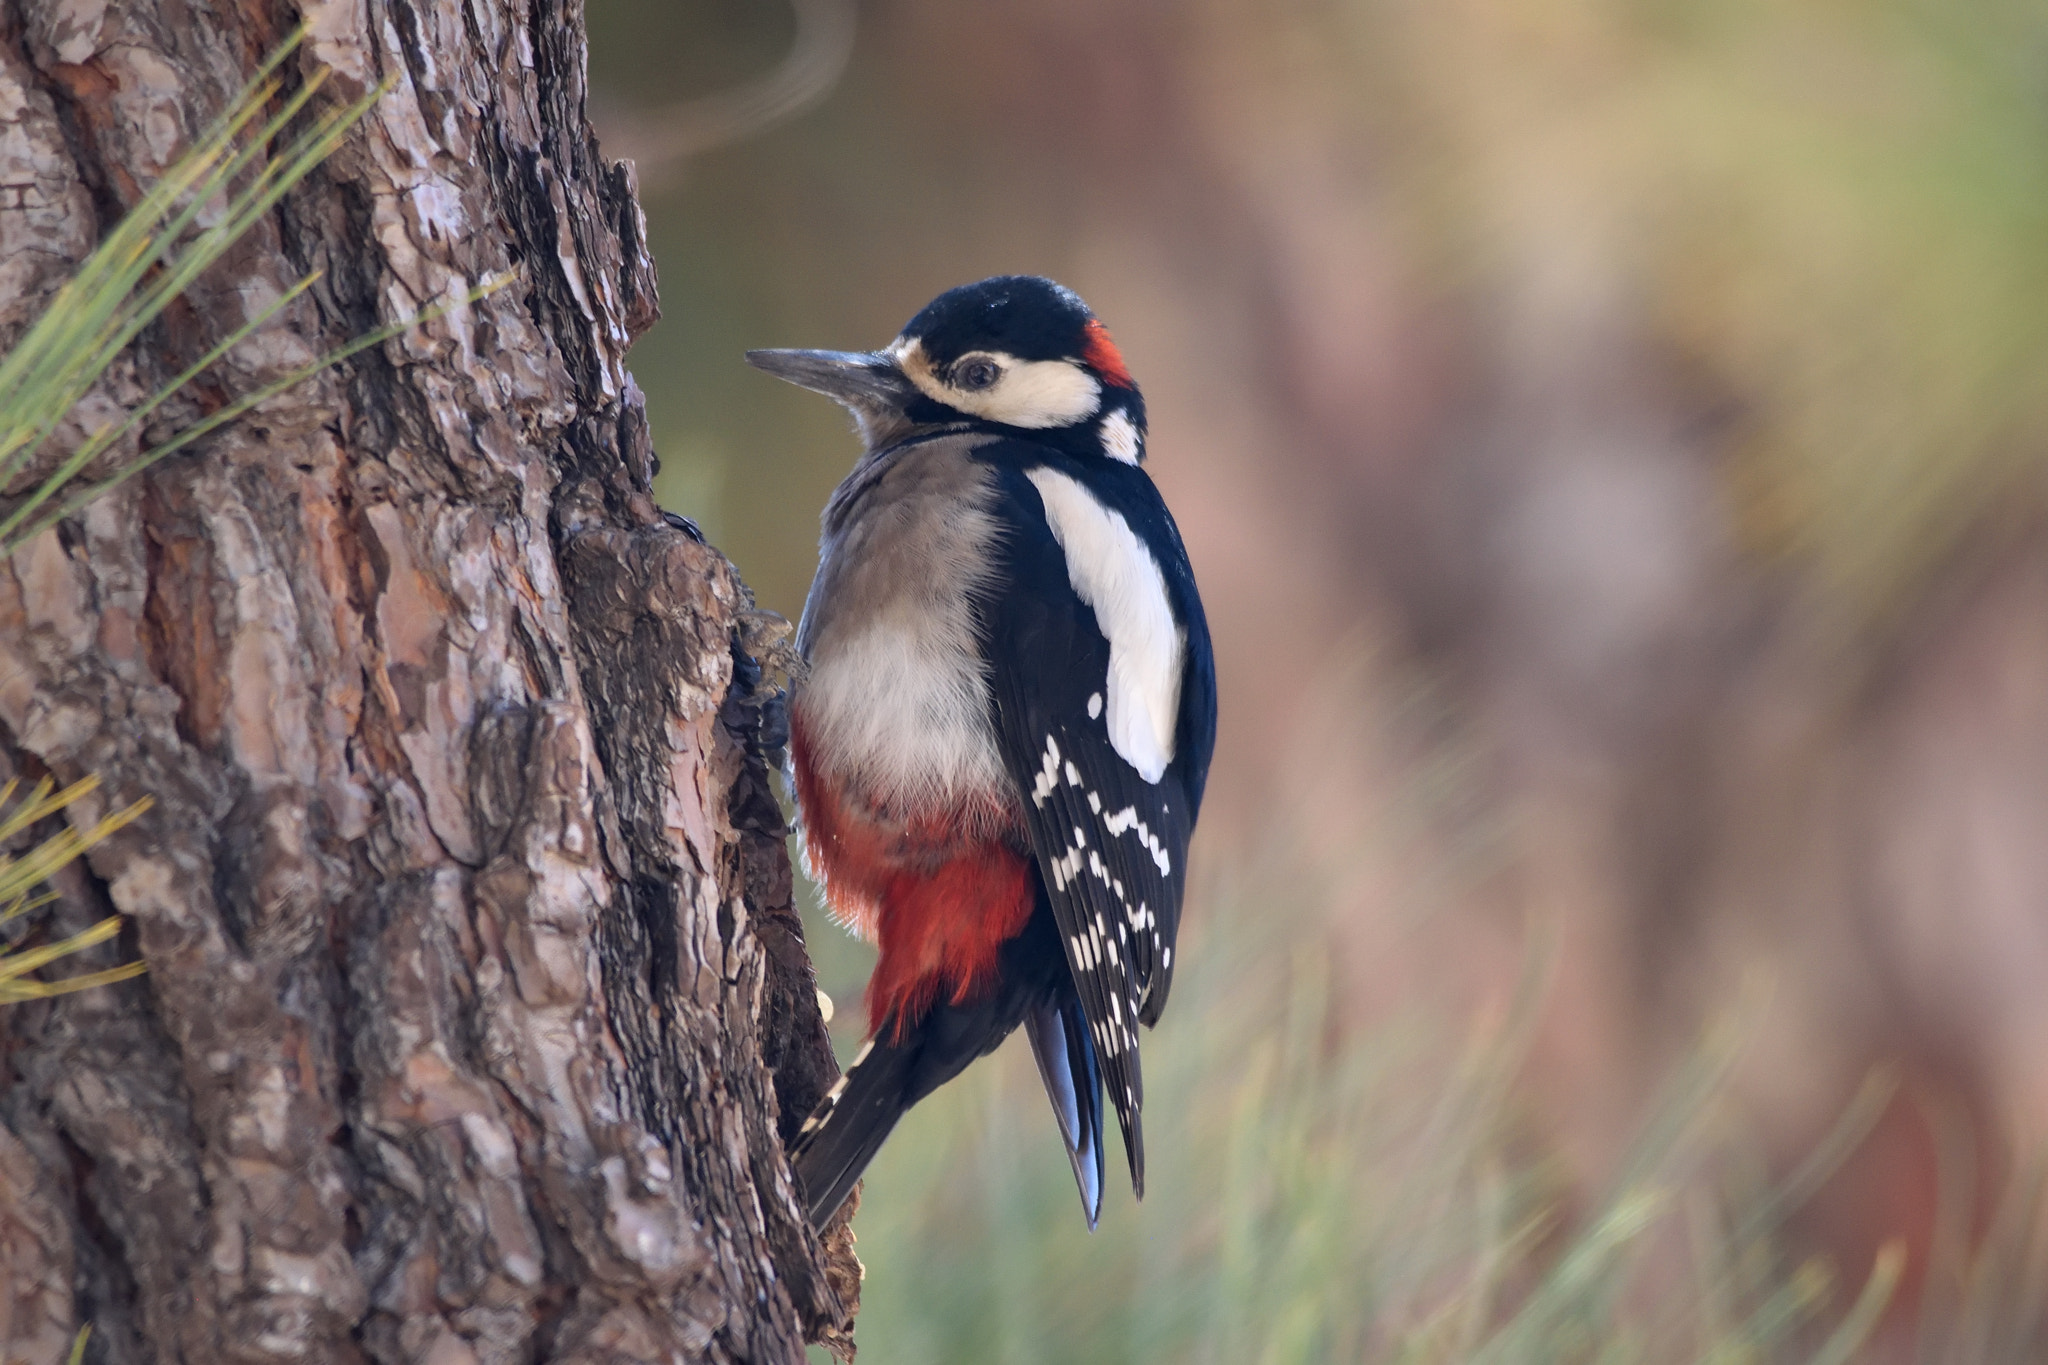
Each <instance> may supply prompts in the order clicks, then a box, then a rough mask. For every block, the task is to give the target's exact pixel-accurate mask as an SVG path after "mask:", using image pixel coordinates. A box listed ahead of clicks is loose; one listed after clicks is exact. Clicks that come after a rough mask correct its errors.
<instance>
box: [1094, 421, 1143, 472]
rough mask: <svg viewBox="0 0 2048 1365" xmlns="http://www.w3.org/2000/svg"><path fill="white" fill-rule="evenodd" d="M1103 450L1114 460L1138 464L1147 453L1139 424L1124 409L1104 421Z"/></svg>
mask: <svg viewBox="0 0 2048 1365" xmlns="http://www.w3.org/2000/svg"><path fill="white" fill-rule="evenodd" d="M1102 450H1103V453H1104V454H1106V455H1108V456H1109V458H1110V459H1112V460H1122V461H1123V462H1124V463H1125V464H1136V463H1137V462H1138V460H1139V458H1140V457H1141V456H1143V455H1144V453H1145V442H1144V439H1143V438H1142V437H1140V436H1139V435H1138V427H1137V424H1136V423H1134V422H1133V421H1131V417H1130V414H1129V413H1127V412H1125V411H1124V410H1123V409H1122V408H1118V409H1117V410H1116V411H1115V412H1112V413H1111V414H1109V416H1107V417H1105V418H1103V419H1102Z"/></svg>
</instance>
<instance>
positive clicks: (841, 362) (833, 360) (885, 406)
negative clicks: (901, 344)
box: [747, 351, 917, 413]
mask: <svg viewBox="0 0 2048 1365" xmlns="http://www.w3.org/2000/svg"><path fill="white" fill-rule="evenodd" d="M747 363H748V364H749V365H752V366H753V367H754V368H755V369H757V370H765V371H766V372H767V373H769V374H772V375H774V376H775V377H776V378H777V379H787V380H788V381H789V382H790V383H792V384H795V385H797V386H798V387H800V388H806V389H809V390H810V391H811V392H813V393H822V394H824V395H825V396H826V397H827V398H830V399H832V400H833V401H834V402H836V403H840V404H843V405H844V406H846V407H849V408H852V409H853V410H854V411H855V412H856V413H863V412H865V413H879V412H886V411H897V410H901V409H902V408H903V407H904V405H906V404H908V403H909V402H910V401H911V400H912V399H914V398H915V397H916V396H917V390H915V389H914V388H912V387H911V384H910V381H909V380H908V379H905V378H904V377H903V371H902V370H900V369H898V368H897V366H896V362H895V361H893V360H891V359H889V358H888V357H887V356H885V355H882V354H881V353H879V352H875V351H748V352H747Z"/></svg>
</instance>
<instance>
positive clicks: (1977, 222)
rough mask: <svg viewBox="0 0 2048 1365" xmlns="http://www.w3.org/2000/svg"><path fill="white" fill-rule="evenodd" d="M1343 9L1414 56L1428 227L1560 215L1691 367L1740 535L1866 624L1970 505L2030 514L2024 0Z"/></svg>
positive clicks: (2035, 78)
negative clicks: (1721, 441)
mask: <svg viewBox="0 0 2048 1365" xmlns="http://www.w3.org/2000/svg"><path fill="white" fill-rule="evenodd" d="M1348 10H1349V13H1350V14H1351V16H1352V39H1353V45H1352V46H1351V47H1350V48H1348V49H1347V51H1348V52H1349V53H1350V54H1352V56H1353V58H1354V60H1355V58H1356V54H1358V53H1359V51H1360V50H1361V49H1365V48H1374V49H1384V47H1385V46H1386V44H1387V43H1388V41H1389V40H1390V39H1392V40H1393V42H1394V43H1395V44H1396V46H1397V47H1398V49H1399V50H1400V51H1402V52H1404V53H1408V54H1411V55H1413V56H1414V57H1416V58H1417V61H1416V63H1415V65H1414V66H1412V67H1411V68H1410V69H1409V70H1408V71H1407V72H1406V73H1405V76H1404V78H1403V79H1402V81H1401V83H1400V86H1399V88H1400V89H1401V90H1402V91H1403V92H1405V93H1406V94H1407V95H1409V96H1410V97H1412V98H1414V99H1415V100H1416V102H1417V103H1418V105H1419V106H1420V108H1421V110H1422V111H1423V113H1424V119H1423V126H1422V131H1423V136H1422V137H1421V139H1420V140H1419V142H1418V144H1417V146H1418V148H1419V149H1420V150H1423V151H1424V152H1425V153H1426V154H1430V155H1432V156H1437V155H1441V154H1444V153H1448V154H1449V155H1448V156H1447V157H1445V158H1444V159H1442V160H1432V161H1430V162H1428V163H1423V162H1421V161H1420V160H1411V161H1409V162H1408V163H1406V164H1407V172H1408V174H1409V175H1410V176H1411V177H1412V179H1411V180H1410V184H1411V186H1412V190H1411V197H1412V198H1413V199H1416V200H1418V201H1421V202H1424V203H1429V204H1433V209H1432V210H1431V211H1430V212H1429V213H1428V214H1427V215H1426V220H1427V221H1429V222H1431V223H1432V224H1433V225H1435V226H1436V227H1438V228H1440V229H1446V230H1447V232H1446V239H1447V240H1449V241H1451V242H1453V243H1464V244H1465V245H1466V246H1467V247H1469V248H1470V249H1471V250H1472V252H1473V257H1472V262H1471V263H1473V264H1476V265H1477V266H1478V268H1480V269H1488V268H1492V269H1498V268H1500V267H1501V265H1502V264H1503V261H1504V259H1505V258H1506V257H1507V256H1509V255H1511V254H1512V253H1513V252H1516V251H1521V252H1526V251H1527V250H1529V248H1530V246H1531V242H1530V241H1529V240H1528V238H1529V237H1530V235H1531V233H1532V231H1533V232H1535V233H1537V234H1540V233H1542V232H1544V231H1553V230H1561V231H1564V232H1568V233H1571V234H1575V235H1577V236H1578V238H1579V241H1578V242H1577V243H1576V244H1575V245H1574V246H1573V247H1571V248H1567V249H1566V250H1567V253H1569V252H1570V251H1577V252H1584V253H1587V254H1590V255H1594V256H1600V257H1605V258H1606V259H1607V260H1608V261H1609V262H1610V263H1611V268H1612V269H1613V270H1614V272H1615V274H1616V275H1618V276H1619V277H1620V279H1621V280H1622V282H1623V287H1624V288H1626V289H1628V290H1630V291H1631V292H1633V293H1634V294H1635V295H1636V296H1637V301H1638V302H1639V304H1640V306H1641V308H1642V309H1643V310H1644V312H1645V314H1646V316H1647V318H1648V320H1649V323H1650V326H1651V328H1652V330H1653V335H1652V336H1651V337H1650V338H1649V339H1650V340H1651V341H1652V342H1653V343H1657V344H1663V345H1666V346H1669V347H1671V348H1672V350H1673V351H1674V352H1675V354H1676V356H1677V358H1678V359H1679V361H1680V362H1681V363H1683V364H1686V365H1690V366H1694V367H1697V370H1696V374H1695V376H1694V378H1695V381H1696V382H1698V383H1700V384H1702V385H1703V386H1705V387H1706V388H1708V389H1709V390H1710V391H1711V394H1710V398H1711V399H1712V400H1717V401H1719V402H1720V403H1721V404H1723V405H1724V408H1723V411H1722V413H1721V415H1722V417H1723V418H1725V419H1728V420H1730V421H1732V424H1733V430H1732V432H1731V436H1732V443H1731V444H1732V449H1731V452H1730V453H1731V456H1732V458H1731V459H1729V460H1728V461H1727V463H1726V465H1725V473H1726V477H1727V480H1728V486H1729V491H1730V494H1731V499H1732V502H1733V506H1734V510H1735V514H1736V519H1737V524H1738V527H1739V529H1740V531H1741V533H1742V534H1743V536H1744V537H1745V539H1746V542H1747V545H1748V547H1749V548H1750V549H1752V550H1753V551H1758V552H1761V553H1763V554H1765V555H1778V556H1794V557H1797V558H1798V559H1800V560H1801V561H1802V562H1805V563H1807V564H1810V565H1811V566H1813V567H1814V568H1815V569H1817V571H1818V573H1819V581H1820V583H1821V585H1822V586H1823V587H1824V588H1825V590H1826V591H1827V592H1828V593H1829V594H1830V595H1831V596H1833V597H1835V598H1836V600H1838V601H1839V602H1840V603H1841V604H1842V605H1843V606H1844V607H1846V608H1847V609H1848V611H1849V612H1850V614H1851V615H1852V616H1854V617H1857V618H1860V619H1862V620H1866V621H1868V620H1872V619H1876V618H1882V617H1884V616H1886V615H1887V614H1889V613H1890V612H1892V611H1893V610H1895V609H1896V608H1897V607H1899V606H1900V605H1902V604H1905V603H1908V602H1910V600H1911V598H1912V596H1913V592H1914V590H1915V589H1916V588H1917V587H1918V586H1919V585H1920V584H1921V583H1922V582H1924V581H1925V579H1926V577H1927V576H1928V574H1929V573H1930V572H1932V571H1933V570H1935V569H1936V568H1938V567H1939V566H1940V564H1941V563H1942V561H1943V559H1944V558H1945V557H1946V556H1948V555H1950V554H1952V553H1953V552H1954V551H1955V550H1956V549H1957V545H1958V540H1959V538H1960V537H1961V536H1963V535H1964V534H1965V533H1966V532H1968V531H1970V530H1971V529H1973V528H1974V527H1977V526H1979V525H1981V524H1982V522H1983V519H1984V517H1985V516H1986V515H1987V513H1992V512H1996V511H1999V510H2001V509H2003V510H2005V511H2007V512H2010V511H2011V510H2013V509H2014V507H2015V505H2016V504H2017V505H2018V506H2019V507H2020V508H2022V509H2023V510H2024V512H2025V513H2026V514H2028V515H2038V514H2039V513H2040V512H2041V511H2042V510H2043V509H2044V494H2048V309H2044V308H2042V307H2041V306H2040V301H2041V300H2042V299H2043V298H2044V297H2048V249H2044V246H2043V243H2044V242H2048V154H2044V152H2048V95H2044V91H2043V86H2042V83H2041V76H2040V72H2041V62H2042V54H2043V53H2044V52H2048V8H2044V7H2043V6H2041V5H2039V4H2033V3H2026V0H1973V2H1972V3H1969V4H1963V5H1943V4H1933V3H1928V2H1927V0H1877V2H1876V3H1870V4H1859V5H1843V4H1835V3H1825V2H1822V0H1808V2H1807V3H1800V4H1756V3H1735V4H1726V3H1701V2H1699V0H1659V3H1652V4H1620V3H1605V4H1587V3H1563V2H1562V0H1553V2H1550V3H1530V2H1529V0H1478V2H1475V3H1463V4H1451V5H1440V6H1428V7H1423V8H1420V9H1415V10H1405V11H1394V10H1389V9H1387V8H1385V7H1381V6H1376V5H1371V4H1364V3H1354V4H1352V5H1350V6H1349V7H1348ZM1339 60H1340V61H1341V60H1342V58H1340V59H1339ZM1385 61H1386V59H1385V57H1384V55H1382V56H1381V57H1380V58H1379V64H1381V65H1384V64H1385ZM1331 79H1332V80H1339V79H1341V75H1340V74H1338V73H1332V75H1331ZM1359 94H1361V95H1364V96H1366V98H1368V99H1371V94H1370V92H1368V91H1360V92H1359ZM1552 249H1556V248H1555V247H1554V246H1553V247H1552Z"/></svg>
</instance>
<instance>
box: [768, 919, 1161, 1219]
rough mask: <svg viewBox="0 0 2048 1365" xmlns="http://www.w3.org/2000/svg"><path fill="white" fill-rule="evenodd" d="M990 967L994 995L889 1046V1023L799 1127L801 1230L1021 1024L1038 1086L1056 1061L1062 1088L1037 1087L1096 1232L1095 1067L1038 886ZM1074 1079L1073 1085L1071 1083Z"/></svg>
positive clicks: (892, 1027)
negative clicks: (928, 1099) (1022, 920)
mask: <svg viewBox="0 0 2048 1365" xmlns="http://www.w3.org/2000/svg"><path fill="white" fill-rule="evenodd" d="M998 967H999V971H998V980H999V982H1000V984H999V985H997V986H996V987H995V989H993V990H992V991H990V992H989V993H988V994H987V995H984V996H981V997H979V998H976V999H973V1000H970V1001H967V1002H964V1003H961V1004H954V1003H952V1002H950V1001H944V1000H942V1001H940V1002H939V1003H937V1004H935V1005H933V1006H931V1007H930V1008H929V1009H928V1010H926V1011H925V1013H924V1014H923V1016H922V1017H920V1018H919V1019H917V1021H916V1022H915V1023H914V1024H912V1025H911V1026H910V1027H909V1028H906V1029H904V1030H903V1031H902V1034H901V1036H900V1037H899V1036H897V1029H896V1018H895V1016H894V1015H891V1016H890V1017H888V1018H886V1019H884V1020H882V1023H881V1026H880V1027H879V1028H877V1029H876V1030H875V1038H874V1041H873V1042H871V1043H869V1044H868V1045H867V1046H866V1047H865V1048H863V1049H862V1050H861V1054H860V1056H859V1057H858V1058H856V1059H855V1060H854V1063H853V1065H852V1066H851V1067H848V1068H847V1071H846V1074H845V1075H844V1076H842V1077H840V1079H839V1083H838V1084H837V1085H834V1086H833V1087H832V1090H831V1092H830V1093H829V1094H827V1095H826V1096H825V1098H824V1100H822V1101H821V1102H820V1103H819V1105H818V1107H817V1108H816V1109H815V1110H813V1111H812V1112H811V1116H810V1117H809V1118H807V1119H805V1120H804V1126H803V1128H802V1129H801V1130H800V1131H799V1132H798V1135H797V1140H796V1143H795V1145H794V1146H793V1147H791V1149H790V1153H789V1156H790V1162H791V1164H792V1165H793V1166H794V1167H795V1169H796V1174H797V1178H798V1179H799V1180H801V1181H802V1182H803V1187H804V1196H805V1202H806V1205H807V1207H808V1209H809V1212H810V1215H811V1224H812V1226H814V1227H823V1226H824V1225H825V1223H826V1221H827V1220H828V1219H830V1218H831V1217H832V1215H833V1214H834V1213H837V1212H838V1211H839V1206H840V1205H841V1204H843V1203H845V1202H846V1198H847V1196H848V1195H850V1194H852V1193H853V1187H854V1185H855V1184H856V1183H858V1182H859V1180H860V1177H861V1173H862V1172H863V1171H865V1170H866V1169H867V1166H868V1162H870V1161H872V1160H873V1159H874V1155H875V1153H876V1152H877V1151H879V1150H881V1146H882V1141H883V1139H885V1138H887V1137H888V1136H889V1132H890V1130H891V1129H893V1128H894V1127H895V1126H896V1121H897V1120H898V1119H900V1118H902V1117H903V1115H904V1113H905V1111H907V1110H908V1109H909V1108H910V1106H912V1105H913V1104H916V1103H917V1102H918V1101H919V1100H921V1099H923V1098H924V1097H925V1096H926V1095H929V1094H931V1093H932V1091H934V1090H936V1089H938V1088H939V1087H940V1086H942V1085H944V1084H945V1083H946V1082H947V1081H950V1080H952V1079H953V1078H954V1077H955V1076H957V1075H959V1074H960V1073H961V1072H962V1071H964V1070H966V1069H967V1065H968V1063H970V1062H972V1061H973V1060H974V1059H975V1058H977V1057H980V1056H983V1055H984V1054H986V1053H990V1052H993V1051H995V1050H996V1048H997V1047H998V1046H1000V1045H1001V1044H1002V1041H1003V1039H1005V1038H1007V1037H1009V1036H1010V1034H1011V1032H1012V1031H1014V1030H1015V1029H1016V1027H1017V1025H1018V1024H1020V1023H1024V1022H1025V1021H1026V1020H1027V1019H1028V1020H1030V1023H1031V1030H1030V1032H1031V1045H1032V1050H1033V1052H1034V1053H1036V1055H1037V1057H1038V1065H1039V1073H1040V1075H1041V1076H1047V1066H1048V1059H1049V1058H1056V1059H1057V1061H1058V1064H1059V1066H1060V1067H1061V1068H1063V1069H1064V1074H1065V1075H1066V1076H1067V1078H1068V1084H1067V1085H1066V1086H1064V1087H1063V1088H1062V1090H1060V1091H1058V1092H1056V1091H1055V1089H1054V1081H1053V1079H1052V1078H1051V1077H1050V1076H1047V1079H1046V1093H1047V1094H1048V1095H1051V1096H1052V1098H1053V1109H1054V1111H1055V1112H1056V1113H1057V1114H1058V1115H1059V1120H1060V1136H1061V1138H1062V1139H1063V1140H1064V1141H1065V1142H1066V1144H1067V1153H1068V1155H1069V1156H1070V1157H1071V1158H1072V1159H1073V1161H1074V1177H1075V1179H1076V1180H1078V1181H1079V1182H1080V1183H1081V1200H1082V1204H1083V1207H1084V1209H1085V1210H1086V1212H1087V1214H1088V1226H1089V1227H1091V1228H1092V1227H1094V1226H1095V1218H1096V1215H1097V1214H1098V1213H1099V1212H1100V1211H1101V1207H1102V1185H1103V1174H1102V1162H1103V1156H1102V1151H1103V1148H1102V1115H1103V1103H1102V1068H1101V1064H1100V1062H1101V1059H1100V1058H1099V1057H1097V1056H1096V1053H1095V1047H1094V1042H1093V1039H1092V1038H1091V1037H1090V1036H1089V1029H1088V1019H1087V1016H1086V1015H1085V1014H1084V1013H1083V1011H1082V1009H1081V1001H1080V997H1079V996H1078V995H1076V994H1075V991H1074V982H1073V977H1072V976H1071V975H1070V974H1069V973H1068V970H1067V962H1066V958H1065V956H1064V954H1063V950H1062V949H1061V947H1060V939H1059V929H1058V927H1057V926H1056V925H1055V924H1054V922H1053V916H1052V908H1051V906H1050V904H1049V903H1048V902H1047V901H1046V899H1045V890H1044V887H1043V885H1041V886H1040V887H1039V890H1038V905H1037V907H1036V909H1035V910H1034V912H1033V914H1032V916H1031V919H1030V920H1029V921H1028V922H1027V923H1026V924H1025V926H1024V929H1023V931H1022V932H1020V933H1019V934H1018V935H1017V936H1016V937H1015V938H1012V939H1009V940H1008V941H1006V942H1005V943H1004V944H1003V946H1002V950H1001V958H1000V960H999V963H998ZM1041 1034H1042V1035H1043V1039H1042V1041H1041ZM892 1038H893V1039H894V1041H893V1042H892V1041H890V1040H891V1039H892ZM1077 1066H1078V1070H1077V1069H1076V1068H1077ZM1055 1074H1058V1073H1055ZM1076 1080H1078V1081H1079V1082H1080V1084H1072V1082H1073V1081H1076ZM1068 1091H1071V1093H1072V1096H1073V1099H1072V1105H1071V1108H1072V1117H1073V1120H1074V1122H1073V1124H1072V1125H1071V1126H1069V1123H1068V1117H1069V1115H1068V1112H1067V1110H1066V1109H1063V1108H1062V1105H1063V1104H1065V1103H1066V1101H1065V1100H1064V1099H1063V1098H1062V1096H1063V1094H1065V1093H1066V1092H1068ZM1136 1123H1137V1116H1136V1114H1135V1113H1134V1114H1133V1115H1132V1116H1131V1121H1130V1123H1129V1124H1128V1125H1126V1128H1125V1144H1124V1145H1125V1147H1126V1148H1127V1149H1128V1150H1129V1151H1130V1154H1131V1171H1132V1183H1133V1185H1134V1186H1136V1188H1137V1189H1138V1191H1139V1193H1140V1194H1141V1195H1142V1194H1143V1192H1144V1169H1145V1168H1144V1155H1143V1149H1142V1146H1141V1145H1140V1139H1139V1137H1138V1134H1137V1132H1136ZM1091 1180H1092V1182H1093V1189H1094V1195H1093V1197H1092V1199H1091V1197H1090V1194H1089V1190H1090V1187H1091V1186H1090V1182H1091Z"/></svg>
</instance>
